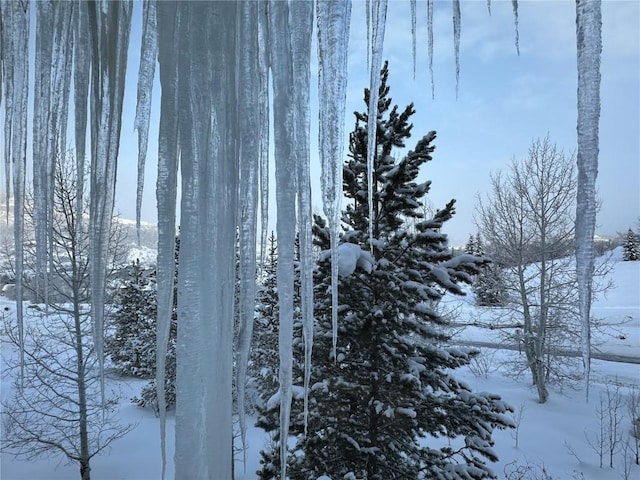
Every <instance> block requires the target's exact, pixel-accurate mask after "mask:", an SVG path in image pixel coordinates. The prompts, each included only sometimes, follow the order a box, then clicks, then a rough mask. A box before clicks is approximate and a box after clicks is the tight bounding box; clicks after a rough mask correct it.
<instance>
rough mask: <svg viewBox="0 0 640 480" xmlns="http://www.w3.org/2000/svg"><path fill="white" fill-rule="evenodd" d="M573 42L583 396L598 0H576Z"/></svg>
mask: <svg viewBox="0 0 640 480" xmlns="http://www.w3.org/2000/svg"><path fill="white" fill-rule="evenodd" d="M576 43H577V51H578V128H577V130H578V132H577V133H578V154H577V162H578V192H577V202H576V272H577V281H578V296H579V308H580V319H581V321H582V342H581V344H582V361H583V364H584V381H585V392H586V398H587V400H589V377H590V373H591V300H592V290H591V289H592V285H593V269H594V258H595V250H594V248H593V235H594V232H595V225H596V210H597V200H596V178H597V176H598V153H599V141H598V134H599V126H600V57H601V55H602V13H601V4H600V1H599V0H596V1H591V0H588V1H587V0H577V2H576Z"/></svg>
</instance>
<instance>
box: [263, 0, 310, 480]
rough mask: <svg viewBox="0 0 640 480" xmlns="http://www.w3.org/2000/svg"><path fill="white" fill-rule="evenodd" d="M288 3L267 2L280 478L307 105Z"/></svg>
mask: <svg viewBox="0 0 640 480" xmlns="http://www.w3.org/2000/svg"><path fill="white" fill-rule="evenodd" d="M290 13H291V12H290V11H289V5H288V3H287V2H279V1H274V2H270V3H269V63H270V65H271V76H272V79H273V121H274V125H273V136H274V142H275V158H276V207H277V212H278V222H277V227H276V230H277V236H278V267H277V286H278V310H279V314H280V315H279V322H280V323H279V332H278V333H279V335H278V337H279V338H278V339H279V354H280V375H279V376H280V391H279V393H280V461H281V478H283V479H284V478H286V470H287V436H288V433H289V413H290V408H291V376H292V363H293V361H292V354H293V351H292V338H293V283H294V276H293V273H294V272H293V268H294V265H293V252H294V241H295V223H296V212H295V205H294V202H292V201H291V194H292V192H295V194H296V195H297V192H298V189H297V185H296V178H295V171H296V165H295V161H296V154H295V148H297V145H295V134H294V132H295V130H294V129H293V128H292V126H293V124H294V120H295V113H294V112H295V111H296V110H297V109H299V108H304V106H303V105H295V104H294V100H295V98H294V96H293V91H294V78H293V58H292V45H291V30H290V22H291V23H293V24H297V23H298V22H299V21H301V20H300V19H292V20H289V19H290V17H289V15H290Z"/></svg>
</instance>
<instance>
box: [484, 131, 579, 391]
mask: <svg viewBox="0 0 640 480" xmlns="http://www.w3.org/2000/svg"><path fill="white" fill-rule="evenodd" d="M574 164H575V159H574V156H573V155H566V154H565V153H564V152H563V151H562V150H560V149H559V148H558V147H557V146H556V145H554V144H552V143H551V142H550V140H549V138H544V139H542V140H540V139H538V140H535V141H534V142H532V144H531V146H530V148H529V152H528V155H527V157H526V158H524V159H522V160H519V161H518V160H513V161H512V163H511V165H510V167H509V169H508V171H507V172H506V173H502V172H498V173H496V174H492V176H491V187H490V192H489V193H488V195H487V196H486V197H485V198H479V199H478V206H477V216H476V222H477V223H478V228H479V229H480V232H481V234H482V235H483V237H484V238H485V239H486V241H487V248H488V249H490V252H489V253H490V255H491V256H492V257H493V260H494V262H496V263H497V264H499V265H501V266H503V267H505V273H506V275H505V276H506V278H505V284H506V285H505V288H506V290H507V292H506V293H507V296H508V299H509V305H508V306H507V308H505V309H503V312H505V317H506V321H507V323H508V324H509V325H511V326H512V327H513V328H511V329H508V328H507V329H502V330H501V331H503V332H505V334H506V335H510V336H511V339H512V340H513V341H519V342H521V343H522V345H523V350H524V353H525V358H526V369H527V370H529V371H530V373H531V377H532V380H533V384H534V385H535V387H536V389H537V393H538V400H539V401H540V402H541V403H544V402H546V401H547V399H548V396H549V393H548V382H549V381H550V379H554V378H555V379H557V378H563V377H567V378H569V377H572V376H575V375H574V372H575V371H576V370H578V368H577V367H578V366H577V365H567V362H571V361H575V360H572V359H569V358H567V357H566V356H562V355H561V354H562V352H563V351H564V350H566V349H568V348H571V347H573V348H576V347H577V346H578V345H580V343H579V332H580V328H579V325H580V323H579V322H580V316H579V311H578V291H577V285H576V284H575V278H576V274H575V261H574V259H573V258H572V257H571V253H572V251H573V247H574V212H575V197H576V173H575V166H574ZM516 330H519V332H517V331H516ZM516 337H518V338H516Z"/></svg>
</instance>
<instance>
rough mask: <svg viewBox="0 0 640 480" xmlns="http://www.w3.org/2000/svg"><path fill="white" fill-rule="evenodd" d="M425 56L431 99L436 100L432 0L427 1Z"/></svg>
mask: <svg viewBox="0 0 640 480" xmlns="http://www.w3.org/2000/svg"><path fill="white" fill-rule="evenodd" d="M427 55H428V57H429V77H430V78H431V99H432V100H435V98H436V84H435V80H434V78H433V0H427Z"/></svg>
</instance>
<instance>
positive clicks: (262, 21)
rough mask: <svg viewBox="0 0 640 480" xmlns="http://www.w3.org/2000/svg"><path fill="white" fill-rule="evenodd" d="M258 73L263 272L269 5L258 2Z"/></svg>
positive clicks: (266, 210)
mask: <svg viewBox="0 0 640 480" xmlns="http://www.w3.org/2000/svg"><path fill="white" fill-rule="evenodd" d="M258 5H259V8H258V71H259V75H260V85H259V87H258V89H259V90H258V96H259V99H260V104H259V109H258V115H259V118H260V120H259V125H260V130H259V132H260V133H259V137H260V210H261V212H260V217H261V221H262V223H261V226H260V271H262V268H263V265H264V261H265V258H266V257H265V255H266V253H265V252H266V250H267V231H268V229H269V59H268V52H267V43H268V42H267V40H268V39H267V25H266V23H267V9H266V6H267V3H266V2H264V1H262V2H258Z"/></svg>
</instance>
